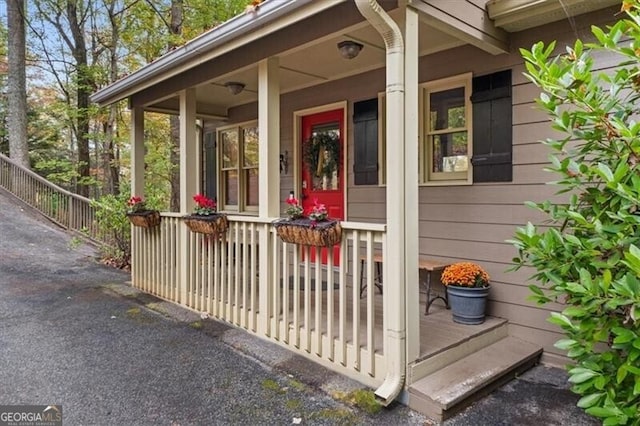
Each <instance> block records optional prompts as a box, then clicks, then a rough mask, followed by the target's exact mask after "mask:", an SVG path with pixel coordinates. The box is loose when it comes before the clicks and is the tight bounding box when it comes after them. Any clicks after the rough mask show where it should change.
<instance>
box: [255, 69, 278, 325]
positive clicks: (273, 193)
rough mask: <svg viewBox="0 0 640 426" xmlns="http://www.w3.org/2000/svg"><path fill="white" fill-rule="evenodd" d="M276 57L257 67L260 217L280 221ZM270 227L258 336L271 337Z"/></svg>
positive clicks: (264, 245) (263, 246) (262, 253)
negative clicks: (260, 334) (278, 219)
mask: <svg viewBox="0 0 640 426" xmlns="http://www.w3.org/2000/svg"><path fill="white" fill-rule="evenodd" d="M279 64H280V61H279V59H278V58H277V57H272V58H267V59H263V60H262V61H260V62H259V63H258V134H259V135H258V137H259V144H258V145H259V151H258V153H259V158H260V168H259V171H258V178H259V182H260V194H259V199H258V200H259V204H260V206H259V210H258V213H259V216H260V217H261V218H272V217H277V216H279V214H280V161H279V160H280V79H279V75H278V73H279ZM269 234H270V227H268V226H265V227H264V228H262V232H260V237H259V244H260V246H259V247H260V250H259V259H260V260H259V265H260V277H259V280H260V281H259V286H260V291H259V294H260V300H259V306H260V320H259V321H258V324H259V327H260V328H261V329H260V330H259V332H262V333H265V334H267V335H270V334H271V321H270V318H271V304H270V303H269V302H270V300H271V287H272V286H271V284H272V281H273V276H272V272H273V262H274V261H275V259H276V258H275V256H274V255H273V253H272V249H273V245H272V244H270V241H271V240H270V238H269Z"/></svg>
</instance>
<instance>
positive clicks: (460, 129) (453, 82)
mask: <svg viewBox="0 0 640 426" xmlns="http://www.w3.org/2000/svg"><path fill="white" fill-rule="evenodd" d="M423 87H424V98H423V114H422V117H423V138H422V139H423V146H422V161H421V164H422V176H423V178H422V180H423V181H424V182H448V183H450V182H452V181H453V182H469V183H470V182H471V174H470V170H471V167H470V161H469V160H470V158H471V154H472V137H471V123H472V121H471V102H470V94H471V74H470V73H468V74H464V75H461V76H457V77H451V78H447V79H443V80H437V81H433V82H429V83H426V84H424V85H423Z"/></svg>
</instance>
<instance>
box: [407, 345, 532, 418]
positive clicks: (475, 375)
mask: <svg viewBox="0 0 640 426" xmlns="http://www.w3.org/2000/svg"><path fill="white" fill-rule="evenodd" d="M541 353H542V348H541V347H539V346H536V345H533V344H531V343H528V342H525V341H522V340H520V339H517V338H515V337H505V338H503V339H501V340H499V341H497V342H495V343H492V344H491V345H489V346H486V347H485V348H483V349H480V350H478V351H477V352H475V353H472V354H470V355H468V356H466V357H464V358H462V359H460V360H458V361H456V362H454V363H452V364H450V365H448V366H447V367H444V368H442V369H441V370H439V371H436V372H434V373H432V374H430V375H428V376H426V377H424V378H422V379H420V380H418V381H417V382H415V383H414V384H412V385H411V386H410V387H409V407H411V408H412V409H414V410H416V411H419V412H421V413H423V414H425V415H427V416H429V417H430V418H432V419H434V420H436V421H443V420H444V419H446V418H448V417H450V416H451V415H453V414H455V413H457V412H458V411H460V410H461V409H462V408H465V407H466V406H467V405H469V404H470V403H471V402H473V401H475V400H476V399H478V398H479V397H481V396H484V395H486V394H487V393H489V392H491V391H492V390H493V389H495V388H496V387H498V386H500V385H502V384H504V383H506V382H507V381H509V380H511V379H512V378H513V377H514V376H515V375H516V374H518V373H521V372H523V371H525V370H527V369H529V368H530V367H532V366H533V365H534V364H535V363H536V362H537V360H538V358H539V356H540V354H541Z"/></svg>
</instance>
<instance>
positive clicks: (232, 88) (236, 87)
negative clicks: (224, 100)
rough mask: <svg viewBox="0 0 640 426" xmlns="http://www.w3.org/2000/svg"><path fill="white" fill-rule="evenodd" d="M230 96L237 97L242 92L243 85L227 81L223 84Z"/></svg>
mask: <svg viewBox="0 0 640 426" xmlns="http://www.w3.org/2000/svg"><path fill="white" fill-rule="evenodd" d="M224 87H226V88H227V89H228V90H229V92H230V93H231V94H232V95H237V94H239V93H240V92H242V91H243V90H244V83H240V82H239V81H228V82H226V83H225V84H224Z"/></svg>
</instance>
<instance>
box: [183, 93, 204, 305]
mask: <svg viewBox="0 0 640 426" xmlns="http://www.w3.org/2000/svg"><path fill="white" fill-rule="evenodd" d="M196 151H197V143H196V91H195V89H193V88H190V89H186V90H183V91H181V92H180V213H181V214H189V213H191V212H193V207H194V206H195V203H194V201H193V196H194V195H195V194H196V191H197V186H198V185H197V182H198V179H199V176H197V174H196V171H197V167H196V162H197V156H196ZM180 227H181V229H180V242H179V244H180V282H179V288H180V300H179V303H182V304H183V305H184V304H186V303H187V282H188V280H189V274H188V272H189V271H188V269H187V264H188V262H189V239H188V232H187V225H185V224H184V222H182V223H181V224H180Z"/></svg>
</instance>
